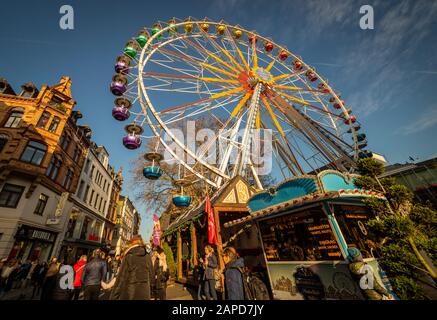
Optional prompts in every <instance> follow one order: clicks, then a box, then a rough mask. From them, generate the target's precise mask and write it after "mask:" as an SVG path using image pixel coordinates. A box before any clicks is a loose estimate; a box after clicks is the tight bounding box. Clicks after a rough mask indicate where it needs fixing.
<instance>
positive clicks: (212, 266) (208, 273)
mask: <svg viewBox="0 0 437 320" xmlns="http://www.w3.org/2000/svg"><path fill="white" fill-rule="evenodd" d="M200 263H202V265H203V269H204V270H205V271H204V274H203V288H204V290H205V295H206V299H207V300H217V292H216V290H215V274H214V272H215V270H216V269H217V267H218V264H217V257H216V256H215V254H214V249H213V247H211V246H210V245H207V246H205V258H204V259H202V258H201V259H200Z"/></svg>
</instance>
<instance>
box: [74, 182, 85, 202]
mask: <svg viewBox="0 0 437 320" xmlns="http://www.w3.org/2000/svg"><path fill="white" fill-rule="evenodd" d="M84 185H85V181H83V180H80V183H79V188H78V189H77V193H76V195H77V197H78V198H80V197H81V195H82V191H83V186H84Z"/></svg>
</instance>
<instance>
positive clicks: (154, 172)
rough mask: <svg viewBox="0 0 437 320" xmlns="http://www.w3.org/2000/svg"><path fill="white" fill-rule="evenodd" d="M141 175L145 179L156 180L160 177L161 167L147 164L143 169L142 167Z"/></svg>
mask: <svg viewBox="0 0 437 320" xmlns="http://www.w3.org/2000/svg"><path fill="white" fill-rule="evenodd" d="M143 175H144V177H146V178H147V179H150V180H157V179H159V178H160V177H161V175H162V170H161V168H159V167H156V166H147V167H144V169H143Z"/></svg>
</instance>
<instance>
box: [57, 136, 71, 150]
mask: <svg viewBox="0 0 437 320" xmlns="http://www.w3.org/2000/svg"><path fill="white" fill-rule="evenodd" d="M70 142H71V137H70V136H69V135H68V134H66V133H65V132H64V133H63V134H62V136H61V140H60V141H59V144H60V145H61V148H62V149H63V150H64V151H66V150H67V149H68V146H69V145H70Z"/></svg>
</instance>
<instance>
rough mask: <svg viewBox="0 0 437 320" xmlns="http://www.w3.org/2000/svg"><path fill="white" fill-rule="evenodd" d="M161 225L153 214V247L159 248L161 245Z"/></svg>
mask: <svg viewBox="0 0 437 320" xmlns="http://www.w3.org/2000/svg"><path fill="white" fill-rule="evenodd" d="M160 238H161V225H160V223H159V217H158V216H157V215H156V214H153V245H154V246H155V247H158V246H160V244H161V240H160Z"/></svg>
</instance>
